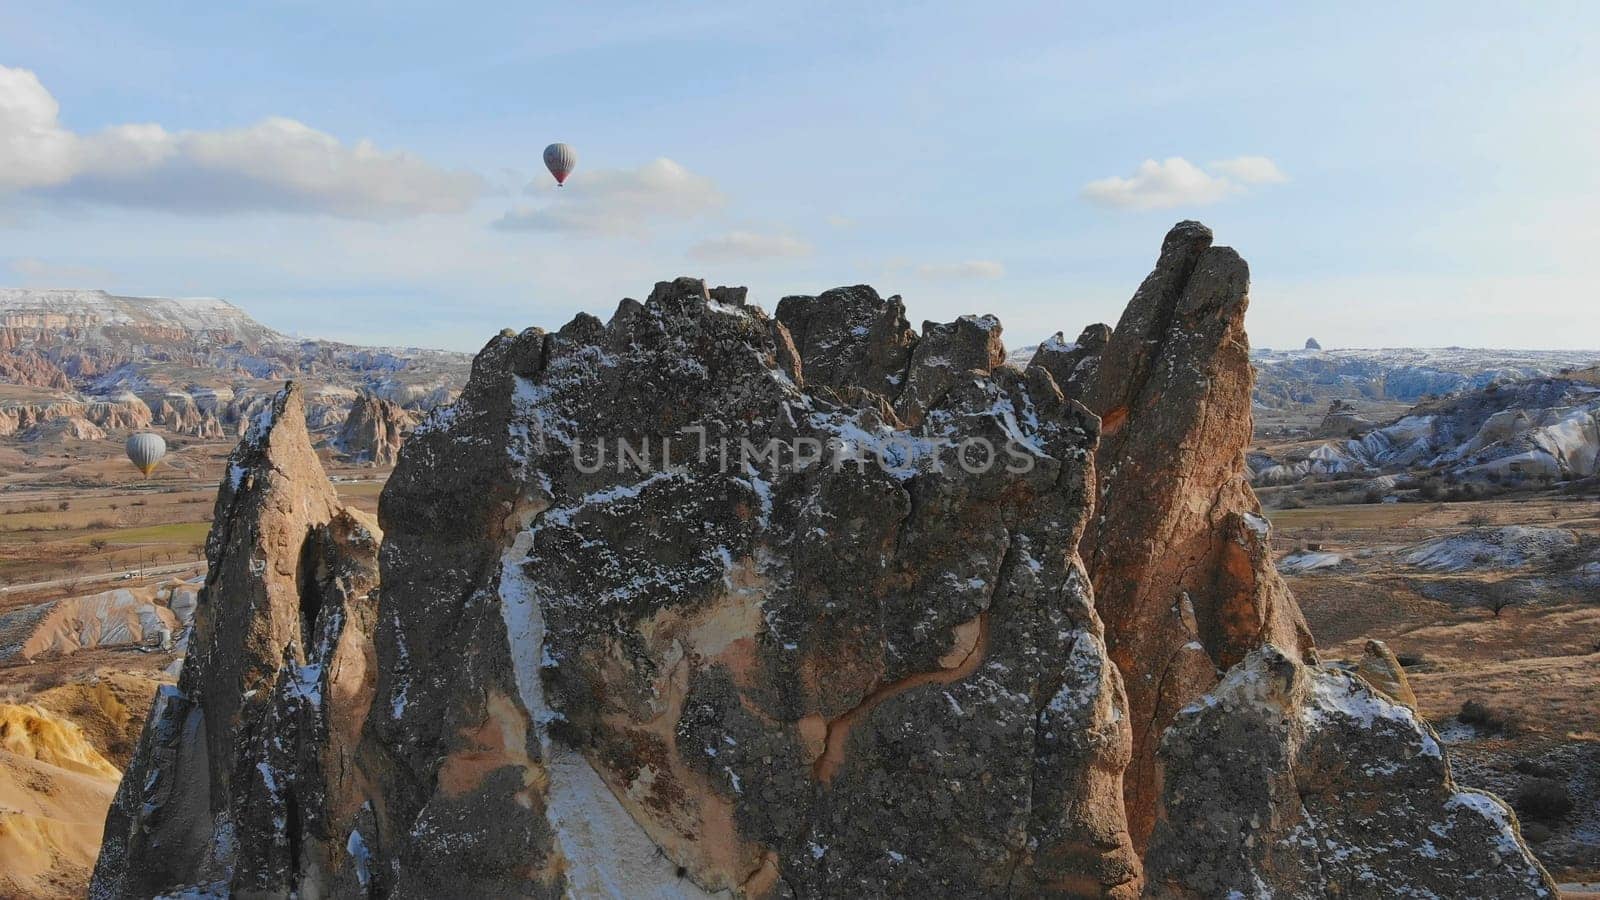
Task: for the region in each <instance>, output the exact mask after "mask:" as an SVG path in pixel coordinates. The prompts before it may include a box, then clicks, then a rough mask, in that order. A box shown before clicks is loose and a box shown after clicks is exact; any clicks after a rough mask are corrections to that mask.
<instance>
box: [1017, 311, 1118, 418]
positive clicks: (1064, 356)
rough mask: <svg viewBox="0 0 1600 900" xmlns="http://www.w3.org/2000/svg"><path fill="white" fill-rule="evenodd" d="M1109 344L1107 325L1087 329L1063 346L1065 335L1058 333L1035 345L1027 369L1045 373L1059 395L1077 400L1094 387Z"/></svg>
mask: <svg viewBox="0 0 1600 900" xmlns="http://www.w3.org/2000/svg"><path fill="white" fill-rule="evenodd" d="M1110 342H1111V326H1110V325H1105V324H1098V325H1090V326H1088V327H1086V328H1084V329H1083V331H1082V332H1081V333H1080V334H1079V335H1078V339H1077V340H1076V341H1073V342H1072V343H1070V344H1069V343H1067V342H1066V335H1064V334H1062V333H1061V332H1059V331H1058V332H1056V333H1055V334H1054V335H1053V336H1052V337H1051V338H1050V339H1049V340H1047V341H1045V342H1044V343H1042V344H1040V345H1039V347H1038V349H1036V350H1035V351H1034V353H1033V359H1032V360H1030V361H1029V363H1028V367H1029V368H1032V367H1034V366H1038V367H1040V368H1042V369H1044V370H1045V371H1046V372H1049V373H1050V377H1052V378H1054V379H1055V382H1056V386H1057V387H1059V388H1061V393H1063V394H1065V395H1066V396H1068V397H1071V398H1072V399H1074V400H1081V399H1083V398H1084V397H1085V395H1086V394H1087V392H1088V390H1089V387H1090V386H1091V385H1093V384H1094V382H1095V379H1096V376H1097V375H1098V374H1099V372H1100V354H1102V353H1104V352H1105V349H1106V344H1108V343H1110Z"/></svg>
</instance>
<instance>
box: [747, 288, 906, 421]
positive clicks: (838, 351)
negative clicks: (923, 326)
mask: <svg viewBox="0 0 1600 900" xmlns="http://www.w3.org/2000/svg"><path fill="white" fill-rule="evenodd" d="M776 316H777V320H778V321H779V322H780V323H782V324H783V327H784V328H786V329H788V332H789V334H790V336H791V338H792V340H793V342H794V349H795V351H796V352H797V353H798V354H799V357H800V358H801V359H803V360H805V369H806V371H805V375H806V380H807V384H808V385H810V386H812V387H821V386H827V387H831V388H848V387H859V388H865V389H867V390H869V391H873V392H875V393H878V394H882V395H884V396H885V397H893V396H895V395H896V394H898V393H899V392H900V389H901V387H902V386H903V381H904V378H905V374H906V367H907V366H909V365H910V364H911V349H912V347H914V346H915V345H916V343H917V334H916V332H915V331H912V330H911V324H910V323H909V322H907V321H906V307H905V304H903V303H901V302H900V298H899V297H898V296H894V297H889V298H888V299H884V298H882V297H879V296H878V292H877V291H875V290H873V289H872V288H870V287H868V286H867V285H864V284H862V285H856V286H855V287H844V288H834V289H833V290H831V291H823V292H822V293H821V294H820V295H818V296H816V297H804V296H796V297H784V298H783V299H782V300H780V301H778V309H777V313H776Z"/></svg>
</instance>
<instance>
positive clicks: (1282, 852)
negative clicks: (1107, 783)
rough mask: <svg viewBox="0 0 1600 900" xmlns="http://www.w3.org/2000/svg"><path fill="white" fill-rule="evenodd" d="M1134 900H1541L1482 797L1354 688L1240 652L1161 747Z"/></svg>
mask: <svg viewBox="0 0 1600 900" xmlns="http://www.w3.org/2000/svg"><path fill="white" fill-rule="evenodd" d="M1162 756H1163V761H1164V763H1165V765H1164V774H1165V778H1164V782H1163V789H1162V799H1163V803H1162V816H1161V819H1160V821H1159V822H1158V823H1157V825H1156V829H1155V834H1154V836H1153V838H1152V839H1151V843H1150V852H1149V854H1148V855H1147V856H1146V858H1145V863H1146V867H1147V868H1146V874H1147V877H1148V879H1149V891H1148V894H1149V896H1152V897H1181V898H1210V897H1225V896H1241V897H1263V896H1266V897H1294V898H1307V900H1311V898H1321V897H1505V898H1537V897H1546V898H1555V897H1556V896H1558V894H1557V891H1556V886H1555V884H1554V883H1553V882H1552V881H1551V879H1550V876H1549V875H1548V874H1547V873H1546V872H1545V871H1544V869H1543V867H1541V866H1540V865H1539V863H1538V862H1537V861H1535V860H1534V858H1533V856H1532V854H1530V853H1529V852H1528V849H1527V846H1526V845H1525V844H1524V843H1523V842H1522V838H1521V834H1520V831H1519V828H1518V825H1517V820H1516V816H1515V815H1513V814H1512V812H1511V810H1510V809H1509V808H1507V807H1506V805H1505V804H1503V803H1501V802H1500V801H1499V800H1498V799H1496V798H1494V797H1493V796H1491V795H1489V794H1485V793H1481V792H1478V791H1473V790H1469V789H1463V788H1460V787H1458V786H1457V785H1456V784H1455V782H1454V780H1453V779H1452V778H1451V777H1450V767H1449V764H1448V763H1447V762H1446V760H1445V757H1444V753H1443V750H1442V749H1441V747H1440V744H1439V740H1438V737H1437V735H1435V734H1434V733H1433V731H1432V729H1430V728H1429V727H1428V726H1427V725H1426V724H1425V723H1424V722H1423V721H1422V720H1421V719H1420V718H1418V717H1417V715H1416V714H1415V713H1413V712H1412V711H1411V710H1410V709H1408V708H1406V707H1404V706H1400V705H1398V704H1394V703H1391V702H1389V701H1388V700H1387V699H1385V698H1384V697H1383V695H1382V694H1380V693H1378V692H1377V691H1375V690H1373V688H1372V687H1371V686H1370V685H1369V684H1368V683H1367V682H1366V681H1364V680H1362V679H1360V678H1357V677H1354V676H1352V675H1350V674H1348V673H1345V672H1341V671H1338V670H1336V669H1331V668H1322V667H1318V666H1313V665H1306V664H1303V663H1300V662H1297V661H1296V660H1294V659H1293V658H1291V657H1289V656H1287V655H1285V654H1283V653H1280V652H1279V651H1278V650H1276V649H1275V648H1271V647H1267V648H1262V649H1261V650H1257V651H1254V652H1252V653H1251V654H1250V655H1249V656H1248V657H1247V658H1246V660H1245V662H1244V663H1242V664H1241V665H1239V666H1237V667H1236V668H1234V669H1233V670H1232V671H1230V672H1229V673H1228V676H1227V678H1226V679H1224V680H1223V682H1222V683H1221V684H1220V685H1218V686H1217V688H1216V690H1215V691H1213V692H1212V693H1211V694H1210V695H1208V696H1206V697H1205V698H1204V699H1203V700H1202V701H1201V702H1198V703H1195V704H1194V705H1192V706H1190V707H1187V708H1185V709H1184V710H1182V711H1181V712H1180V713H1179V714H1178V716H1177V717H1176V720H1175V722H1174V724H1173V726H1172V728H1171V730H1170V731H1168V732H1167V735H1166V738H1165V740H1164V741H1163V744H1162Z"/></svg>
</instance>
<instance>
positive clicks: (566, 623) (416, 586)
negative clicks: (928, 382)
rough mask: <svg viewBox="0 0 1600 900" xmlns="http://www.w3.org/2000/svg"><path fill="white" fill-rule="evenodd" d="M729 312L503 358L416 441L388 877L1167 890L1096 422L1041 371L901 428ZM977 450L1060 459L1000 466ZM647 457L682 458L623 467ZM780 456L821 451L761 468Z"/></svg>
mask: <svg viewBox="0 0 1600 900" xmlns="http://www.w3.org/2000/svg"><path fill="white" fill-rule="evenodd" d="M708 299H709V298H708V292H707V290H706V288H705V287H704V286H703V284H702V283H700V282H698V281H693V280H688V279H680V280H679V281H677V282H672V283H663V284H661V285H658V286H657V289H656V291H655V292H654V293H653V294H652V295H651V297H650V299H649V301H648V302H646V303H645V304H644V306H643V308H642V309H639V310H635V311H632V312H631V313H630V314H629V315H627V316H619V317H617V318H614V319H613V321H612V322H611V323H610V325H604V326H603V325H601V324H600V323H599V322H598V321H597V320H594V319H592V318H587V317H580V318H579V319H578V320H575V321H574V322H573V323H572V324H570V325H569V326H567V328H564V329H563V330H562V332H560V333H559V334H556V335H543V334H542V333H539V332H528V333H525V334H524V335H522V336H520V337H516V338H501V339H498V340H496V341H495V342H493V343H491V344H490V346H489V347H487V348H485V350H484V352H483V353H482V354H480V356H479V359H478V362H477V365H476V366H475V371H474V376H473V379H472V381H471V383H470V385H469V387H468V389H467V391H466V392H465V393H464V395H463V399H462V401H461V403H459V404H458V405H457V407H456V408H455V410H454V411H452V412H450V413H448V414H440V415H438V416H436V417H435V418H434V419H430V420H429V421H428V422H426V423H424V425H423V426H422V427H421V428H419V430H418V433H417V435H416V436H415V437H414V438H413V439H412V441H411V442H410V443H409V444H408V445H407V447H406V450H405V452H404V453H403V454H402V461H401V465H400V467H399V469H398V470H397V471H396V473H395V476H394V478H393V479H392V480H391V482H390V488H389V490H388V491H386V493H385V495H384V499H383V521H384V522H385V524H387V525H388V526H389V530H388V533H389V541H388V543H386V545H385V548H384V554H383V560H384V577H385V579H386V583H389V584H391V585H393V587H392V589H390V590H386V592H385V594H384V600H383V604H384V617H383V622H382V624H381V630H380V638H379V661H380V670H381V671H382V672H383V673H384V676H383V679H384V680H383V681H382V683H380V686H379V696H380V698H381V702H380V703H378V704H376V705H375V706H374V713H373V715H372V717H371V720H370V722H369V728H368V748H369V750H370V751H371V753H372V758H373V760H374V762H373V766H372V767H373V768H374V769H375V770H379V771H386V772H387V773H389V774H386V775H384V776H383V778H382V780H381V781H380V782H379V783H380V785H381V786H382V788H383V792H384V796H385V800H386V803H385V808H384V810H383V811H382V812H381V813H380V819H379V821H378V822H377V824H376V827H375V829H374V833H373V834H371V835H364V840H365V842H366V844H367V846H369V847H371V848H373V851H374V854H375V856H374V871H376V872H380V873H385V874H383V875H380V876H379V877H380V881H381V882H383V883H384V884H385V889H393V890H397V891H401V892H412V891H422V892H426V891H427V890H428V889H430V888H429V887H428V886H429V885H432V886H434V887H438V888H443V887H445V886H451V887H457V888H461V887H465V888H468V889H470V890H473V891H479V892H488V893H524V892H525V893H531V894H540V893H541V892H545V891H550V892H554V891H558V890H565V891H567V892H568V893H571V894H574V895H579V896H587V895H589V894H592V893H605V892H606V890H607V888H606V885H607V884H612V885H626V890H625V891H624V893H628V894H631V895H634V896H640V895H646V894H650V893H651V892H652V891H654V890H661V891H665V892H671V893H672V894H674V895H676V894H678V893H679V892H687V893H689V894H690V895H695V896H698V895H699V894H698V891H701V890H703V891H721V890H731V891H734V892H736V893H739V894H741V895H750V896H768V895H774V894H784V895H795V896H837V895H841V894H857V895H863V894H864V895H901V896H910V895H922V896H953V895H968V896H971V895H980V894H990V895H992V894H996V893H1003V892H1005V891H1006V890H1007V886H1008V885H1009V886H1011V889H1013V890H1018V891H1021V892H1024V893H1027V892H1035V891H1045V890H1046V889H1047V888H1049V887H1050V886H1057V887H1060V886H1070V887H1071V888H1072V889H1073V890H1075V891H1079V892H1087V893H1089V894H1101V893H1106V894H1113V895H1118V896H1132V895H1133V893H1135V892H1136V885H1137V881H1136V878H1137V863H1136V861H1135V860H1134V858H1133V857H1132V855H1131V853H1130V848H1129V845H1128V840H1127V835H1126V831H1125V828H1124V827H1123V824H1122V821H1121V813H1120V808H1119V805H1118V803H1117V800H1116V798H1117V795H1118V792H1119V788H1120V784H1119V781H1118V777H1117V773H1118V772H1119V771H1120V768H1121V766H1122V765H1123V763H1124V761H1125V757H1126V746H1127V745H1126V740H1127V732H1126V720H1125V717H1124V716H1123V715H1122V714H1121V712H1120V709H1121V702H1122V701H1121V694H1120V682H1119V679H1118V677H1117V675H1116V672H1115V670H1114V668H1113V667H1111V666H1110V665H1109V664H1108V663H1107V661H1106V659H1105V657H1104V655H1103V653H1102V650H1101V641H1100V630H1099V626H1098V623H1097V621H1096V619H1095V617H1094V613H1093V609H1092V606H1091V603H1090V598H1089V596H1088V593H1087V581H1086V579H1085V578H1084V576H1083V573H1082V570H1081V569H1080V568H1079V566H1078V564H1077V561H1076V557H1075V555H1074V554H1073V552H1072V549H1071V548H1072V547H1073V546H1075V539H1076V535H1077V534H1078V532H1079V531H1080V530H1081V528H1082V524H1083V517H1084V514H1085V513H1086V507H1085V505H1084V504H1085V503H1086V502H1087V499H1088V495H1087V487H1088V480H1089V478H1090V477H1091V469H1090V455H1089V451H1090V450H1091V448H1092V446H1093V441H1094V428H1093V420H1092V419H1091V418H1089V417H1087V416H1086V415H1085V414H1084V413H1083V411H1082V410H1081V408H1078V407H1076V406H1074V405H1072V404H1068V403H1066V402H1064V401H1063V400H1062V399H1061V398H1060V396H1059V394H1058V393H1057V392H1056V391H1055V390H1054V388H1053V386H1051V385H1050V384H1049V382H1048V380H1040V379H1036V378H1025V377H1023V376H1022V375H1020V374H1018V373H1015V372H1012V371H1009V370H1007V371H1005V372H1002V373H997V375H996V376H995V377H994V378H981V379H978V380H976V381H966V382H964V383H963V384H961V385H956V386H953V387H951V388H950V389H948V390H946V391H945V392H944V393H943V394H942V398H941V399H938V400H936V401H935V403H934V405H933V406H932V407H931V408H930V409H929V412H928V416H927V420H928V422H929V423H930V427H929V428H928V429H926V430H925V431H923V432H921V433H918V434H915V435H913V434H911V433H909V432H905V431H896V430H894V429H892V428H890V427H888V426H886V425H885V424H884V422H883V419H882V417H881V415H880V413H879V411H878V410H877V409H876V408H874V407H872V406H867V407H852V406H849V405H841V404H839V403H837V402H835V401H833V400H828V399H824V398H822V397H819V396H815V395H807V394H805V393H803V392H801V391H800V390H798V389H797V388H796V387H795V385H794V383H793V382H792V380H791V379H790V378H789V377H787V376H786V375H785V374H784V373H783V372H782V370H781V369H780V367H779V363H778V360H777V348H776V347H775V345H774V342H773V340H772V337H771V335H772V333H773V331H772V329H771V327H770V322H769V321H768V320H767V318H766V316H765V315H764V314H763V313H762V312H761V311H760V310H759V309H755V308H753V307H735V306H731V305H728V304H725V303H721V302H708ZM841 350H842V351H843V352H844V353H846V354H854V353H855V350H854V349H851V348H841ZM855 358H858V359H859V358H863V357H860V356H856V357H855ZM805 366H806V369H807V372H808V376H809V373H810V372H811V371H812V363H811V361H810V360H809V359H808V360H806V361H805ZM824 371H825V370H824ZM829 394H830V396H835V397H836V396H837V394H836V393H835V392H831V391H830V392H829ZM1025 409H1026V410H1029V411H1031V414H1028V415H1025V414H1024V413H1023V410H1025ZM1002 411H1004V412H1002ZM1015 421H1027V422H1031V423H1035V424H1032V425H1029V426H1026V430H1025V431H1021V432H1016V433H1013V428H1014V425H1013V424H1012V423H1014V422H1015ZM700 429H703V431H700ZM957 437H973V438H977V437H983V438H985V439H988V440H990V441H992V442H994V443H995V445H996V446H997V447H1005V446H1008V445H1010V441H1011V439H1012V438H1022V439H1025V440H1026V441H1027V442H1028V443H1027V447H1026V448H1025V447H1023V446H1022V445H1015V446H1014V447H1013V449H1014V450H1015V451H1016V452H1017V453H1020V454H1024V455H1025V457H1026V459H1025V460H1024V459H1023V458H1022V457H1016V458H1010V457H1002V458H1001V464H999V465H997V466H994V467H992V468H990V469H987V470H984V471H982V472H981V473H977V474H974V473H969V472H967V471H966V470H965V469H963V468H962V467H961V466H960V465H958V464H957V463H956V460H955V458H954V456H953V454H954V452H955V448H953V447H945V448H940V446H939V445H938V444H936V443H935V438H944V439H950V438H957ZM619 438H621V439H624V440H626V441H627V442H628V445H629V446H631V447H633V448H636V449H637V448H643V447H645V446H646V445H647V444H648V447H649V451H648V454H646V458H648V459H654V460H659V459H660V458H661V454H662V453H663V452H664V451H663V449H662V448H663V446H667V447H669V448H670V449H669V450H668V451H666V452H669V453H670V459H671V461H672V463H673V467H672V468H670V469H663V468H660V467H659V466H654V467H651V468H652V471H640V470H639V469H640V467H639V466H637V464H636V463H632V462H629V461H628V457H626V456H624V457H622V460H623V464H622V465H621V470H620V471H619V470H618V463H617V457H615V456H613V455H611V454H612V452H613V448H614V447H615V446H616V445H615V443H614V442H615V441H616V440H617V439H619ZM597 441H599V442H600V445H601V446H605V447H606V452H607V454H608V456H607V457H606V467H605V468H603V469H600V470H598V471H593V472H587V473H586V472H584V471H582V469H584V468H591V467H593V466H594V464H596V463H598V462H599V461H600V460H599V458H598V456H597V454H598V453H599V450H597V443H596V442H597ZM702 441H703V443H702ZM770 441H778V442H779V443H778V445H777V446H779V447H782V448H791V447H798V448H815V449H816V453H818V454H820V456H815V457H814V456H812V455H811V451H810V450H809V449H808V450H804V451H802V459H801V460H798V461H797V460H794V459H792V458H790V455H789V453H788V451H787V450H780V452H779V457H780V458H779V459H777V460H776V461H773V462H775V463H776V464H773V462H769V461H767V460H764V459H754V460H746V459H745V457H744V456H743V455H742V451H743V448H744V447H747V446H748V447H753V448H756V449H764V448H766V447H768V446H770V445H769V442H770ZM725 442H726V443H725ZM485 445H487V446H489V447H492V448H496V449H493V450H490V451H485V450H484V449H483V448H484V446H485ZM702 446H703V447H705V448H706V452H705V454H704V455H702V454H701V453H700V448H701V447H702ZM725 446H726V447H727V450H726V451H724V449H723V448H724V447H725ZM1030 448H1031V449H1030ZM575 449H576V450H578V451H581V462H582V465H581V466H580V465H578V464H575V461H574V456H573V454H574V452H575ZM724 452H727V453H729V454H732V456H731V458H730V463H729V465H728V467H727V468H726V469H724V466H723V464H722V454H723V453H724ZM880 453H882V454H883V455H884V456H885V458H886V459H888V460H889V462H890V463H891V465H889V466H888V467H887V468H886V467H885V466H884V465H882V464H880V463H879V461H878V460H877V458H876V457H877V455H878V454H880ZM1007 461H1009V462H1011V463H1012V464H1013V465H1014V466H1015V467H1016V468H1018V469H1020V468H1022V467H1023V466H1024V464H1026V466H1027V471H1025V472H1024V471H1007V470H1006V466H1005V462H1007ZM940 467H942V468H943V471H942V472H940V471H936V469H937V468H940ZM459 535H470V536H472V540H469V541H462V540H461V539H460V538H459V537H458V536H459ZM488 734H493V735H495V736H496V737H495V738H494V740H493V741H492V742H486V738H485V737H484V736H485V735H488ZM954 835H960V836H961V837H960V838H959V839H953V836H954ZM658 848H659V849H658ZM389 872H394V873H396V874H394V875H393V876H390V875H388V874H387V873H389Z"/></svg>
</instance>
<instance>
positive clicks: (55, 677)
mask: <svg viewBox="0 0 1600 900" xmlns="http://www.w3.org/2000/svg"><path fill="white" fill-rule="evenodd" d="M66 683H67V676H66V675H64V674H62V673H60V672H45V673H43V674H41V675H39V676H37V677H35V678H34V679H33V684H31V685H29V686H28V689H29V690H30V691H31V692H33V693H35V694H42V693H44V692H45V691H48V690H50V689H51V688H58V687H60V686H62V685H63V684H66Z"/></svg>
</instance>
